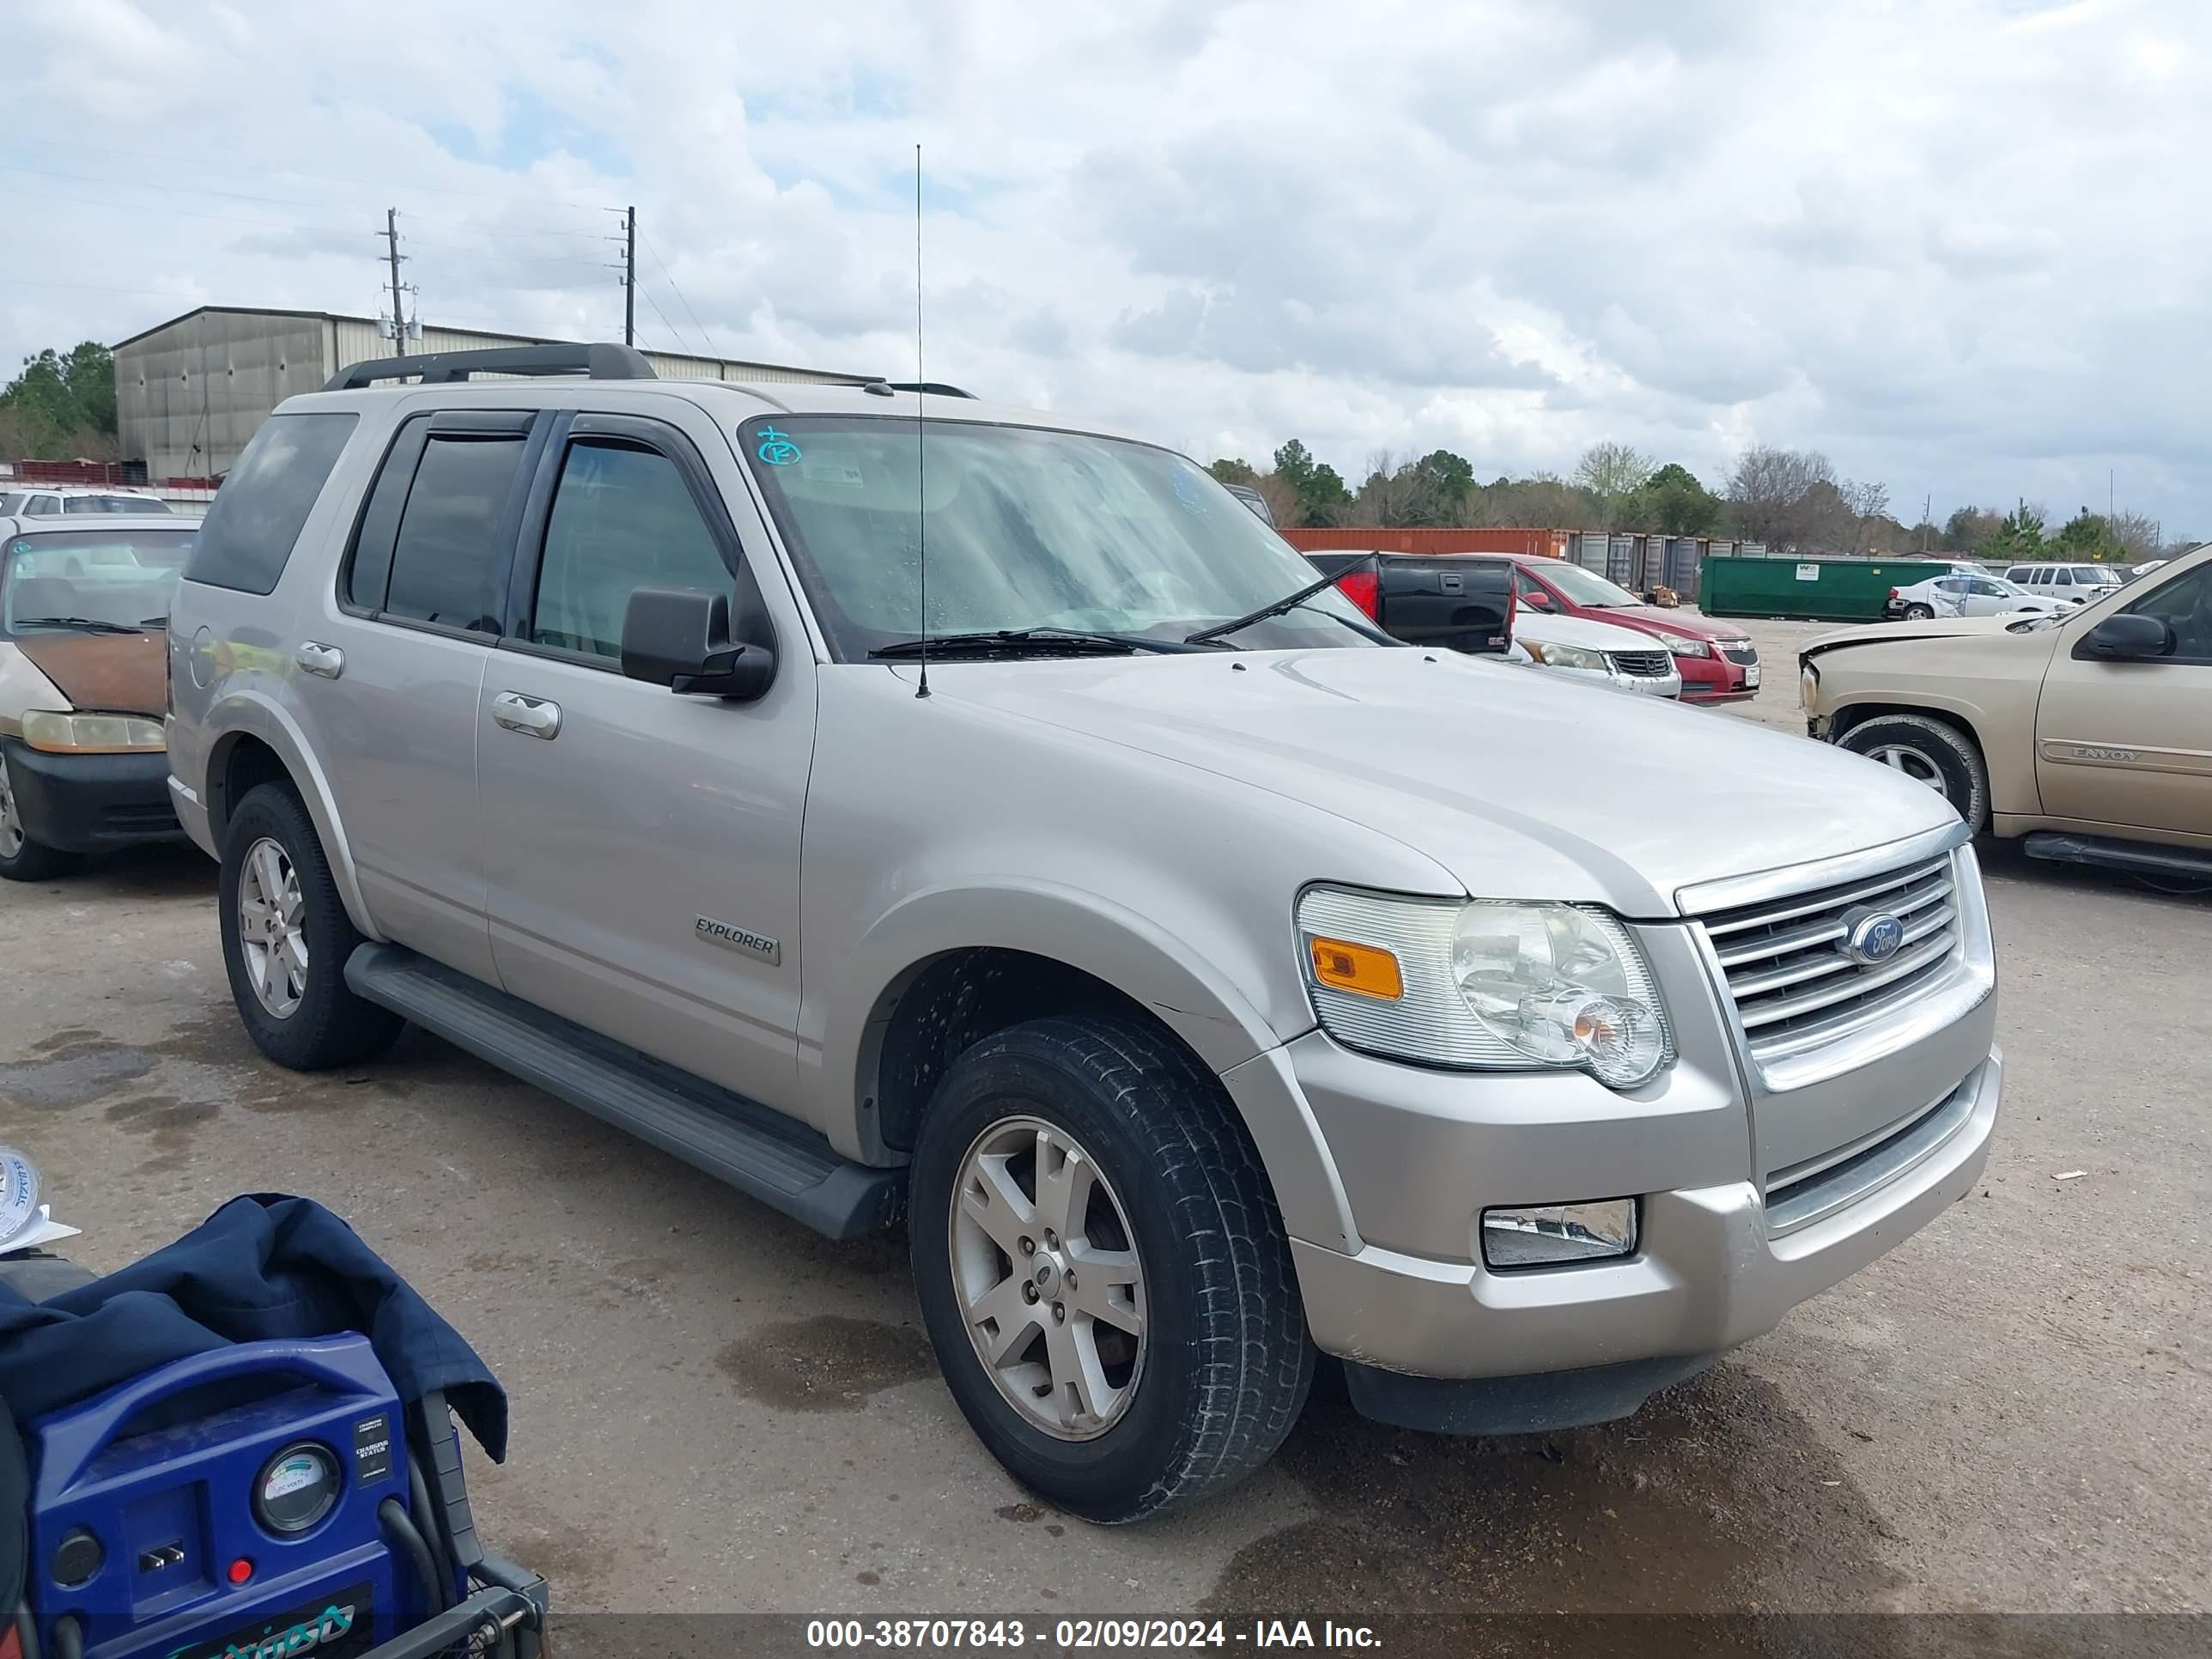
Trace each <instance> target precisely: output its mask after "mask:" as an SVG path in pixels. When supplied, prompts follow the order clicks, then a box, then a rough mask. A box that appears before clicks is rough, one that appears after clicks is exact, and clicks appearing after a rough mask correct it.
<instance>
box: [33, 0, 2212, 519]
mask: <svg viewBox="0 0 2212 1659" xmlns="http://www.w3.org/2000/svg"><path fill="white" fill-rule="evenodd" d="M310 18H312V20H313V27H304V26H303V23H304V22H305V21H307V20H308V19H310ZM393 42H401V43H405V45H406V53H405V57H406V62H405V67H404V72H398V73H395V72H393V70H392V68H391V66H390V65H389V64H388V63H387V61H386V57H385V55H384V53H383V52H381V51H380V50H379V49H377V48H378V43H393ZM10 64H11V80H12V83H13V85H14V87H15V90H16V93H17V98H16V109H15V114H14V115H13V116H12V117H11V138H12V139H13V140H14V141H15V142H12V143H11V144H10V146H9V154H8V155H7V157H6V158H5V160H4V161H0V202H4V203H6V204H8V205H9V206H11V207H13V208H15V209H16V210H18V212H19V215H20V214H21V210H24V209H26V208H35V209H36V210H38V217H39V220H40V223H41V224H42V226H43V227H44V228H45V234H42V235H41V236H40V237H39V238H36V239H28V240H27V239H22V238H18V239H15V240H14V241H12V242H11V246H10V252H9V257H8V258H7V260H6V261H5V262H4V263H0V278H4V280H0V350H4V351H7V352H9V353H12V354H14V356H22V355H24V354H26V353H27V352H31V351H34V350H36V349H39V348H40V347H42V346H45V345H47V344H56V343H69V342H71V341H74V340H76V339H78V338H82V337H100V338H106V339H111V340H112V339H117V338H120V337H123V336H124V335H126V334H129V333H131V332H134V331H137V329H139V328H143V327H144V326H146V325H149V324H151V323H154V322H156V321H159V320H161V319H162V318H163V317H165V316H167V315H169V314H171V313H173V311H174V310H176V309H179V308H180V301H179V296H180V295H189V296H192V297H193V298H194V299H196V298H197V297H198V296H200V295H206V296H210V297H211V298H213V299H215V300H217V301H222V302H229V303H237V304H243V305H283V306H293V307H304V308H313V309H328V310H336V311H347V312H373V311H374V310H375V309H376V308H377V307H378V306H379V304H380V297H381V289H382V283H383V280H384V276H385V273H384V271H383V270H382V268H381V266H380V264H379V254H380V243H379V240H378V237H377V234H376V233H377V232H378V231H379V230H380V228H381V227H382V223H383V212H384V210H385V209H386V207H389V206H397V207H398V209H399V210H400V213H401V227H402V231H403V234H404V238H405V242H404V250H403V251H404V252H405V253H406V254H407V255H408V258H409V263H408V264H407V266H406V267H405V271H406V275H407V276H408V277H409V278H410V280H412V281H413V282H415V283H417V284H418V285H419V286H420V289H421V290H422V301H421V304H422V313H423V315H424V316H425V317H426V318H428V319H430V320H432V321H434V322H437V321H445V322H451V323H453V324H457V325H471V326H478V327H494V328H511V329H513V330H514V331H518V332H524V333H542V334H573V335H579V336H588V337H602V338H604V337H609V336H610V335H611V334H613V333H615V332H616V331H617V330H618V328H619V325H620V319H621V314H622V295H621V292H620V290H619V289H618V287H617V284H616V282H615V276H614V273H613V272H612V271H611V270H609V269H607V266H608V264H609V262H610V261H611V260H613V259H614V258H616V257H617V250H616V247H615V246H614V244H613V243H612V242H611V241H610V240H608V239H609V238H610V237H611V236H612V235H613V234H614V233H615V231H616V229H617V218H616V216H614V214H612V213H611V212H610V211H608V210H610V209H617V208H620V207H623V206H627V205H629V204H635V205H636V206H637V208H638V209H639V215H640V222H641V228H642V229H643V232H644V237H645V252H641V284H640V287H641V294H640V299H641V304H640V306H639V316H640V319H641V326H642V329H643V331H644V337H645V339H646V342H647V343H649V344H654V345H666V346H671V347H676V346H679V345H680V346H682V347H684V349H692V350H718V351H720V352H722V353H725V354H727V355H731V356H762V357H767V358H771V359H775V360H781V361H792V362H800V363H804V364H807V365H810V366H816V367H841V366H850V367H854V368H860V369H864V370H867V371H870V372H882V373H896V374H905V373H907V372H908V371H909V369H910V367H911V363H912V359H913V350H914V342H913V270H914V265H913V260H914V245H913V229H914V227H913V223H912V219H911V213H912V199H913V198H912V189H913V178H912V173H911V167H912V161H913V153H914V152H913V146H914V145H915V143H917V142H919V143H921V144H922V145H923V147H924V161H925V164H926V167H927V180H926V199H927V204H928V212H927V224H926V227H925V232H926V234H925V238H924V242H925V246H924V257H925V262H926V269H927V275H928V286H929V295H930V304H929V308H928V325H929V335H928V361H929V372H930V374H932V375H933V377H938V378H945V379H950V380H956V381H957V382H959V383H962V384H964V385H969V386H974V387H975V388H976V389H978V390H981V391H984V392H988V393H990V394H992V395H994V396H1004V397H1007V398H1015V399H1018V400H1023V401H1030V402H1036V403H1040V404H1045V405H1047V406H1048V407H1052V408H1054V409H1059V410H1069V411H1072V412H1088V413H1091V414H1094V415H1096V416H1099V417H1101V418H1103V419H1105V420H1108V421H1109V422H1113V423H1115V424H1117V425H1121V426H1124V427H1127V428H1133V429H1137V430H1142V431H1146V432H1150V433H1152V434H1154V435H1158V436H1159V437H1161V438H1163V439H1164V440H1165V441H1170V442H1175V443H1177V444H1180V445H1183V446H1185V447H1190V448H1192V449H1194V450H1195V451H1198V452H1200V453H1201V457H1202V458H1203V457H1204V456H1206V455H1207V454H1210V453H1243V454H1245V455H1247V456H1249V457H1252V458H1255V459H1256V458H1258V457H1259V456H1261V455H1264V454H1266V453H1269V452H1271V451H1272V450H1273V448H1274V447H1275V446H1276V445H1277V444H1278V443H1279V442H1280V441H1282V440H1283V439H1285V438H1286V437H1290V436H1293V435H1295V436H1298V437H1301V438H1303V439H1304V441H1306V443H1307V444H1308V445H1309V447H1311V448H1312V449H1313V450H1314V451H1315V453H1317V454H1319V455H1320V456H1322V458H1323V459H1329V460H1332V461H1334V463H1335V464H1336V465H1338V467H1339V468H1340V470H1345V471H1350V470H1352V469H1353V468H1356V467H1357V466H1358V465H1359V464H1360V463H1361V461H1362V459H1364V456H1365V455H1366V454H1367V453H1369V452H1370V450H1373V449H1378V448H1383V447H1389V448H1391V449H1394V450H1397V451H1401V452H1407V453H1422V452H1424V451H1425V450H1427V449H1429V448H1431V447H1436V446H1437V445H1438V444H1444V445H1447V446H1449V447H1456V448H1459V449H1461V450H1462V452H1463V453H1468V455H1469V457H1470V459H1473V460H1474V464H1475V465H1476V468H1477V470H1478V471H1479V472H1480V473H1481V474H1483V475H1484V476H1486V477H1487V476H1492V475H1493V474H1494V473H1496V472H1498V471H1512V470H1521V469H1528V468H1537V467H1549V468H1552V469H1555V470H1559V471H1565V470H1567V469H1568V468H1570V467H1571V465H1572V464H1573V461H1574V459H1575V456H1576V454H1577V453H1578V452H1579V450H1580V449H1581V448H1582V447H1583V446H1584V445H1586V444H1588V443H1589V442H1592V441H1596V440H1599V439H1602V438H1620V439H1624V440H1626V441H1631V442H1633V443H1635V444H1637V445H1638V447H1641V448H1644V449H1646V450H1649V451H1650V452H1652V453H1656V454H1660V455H1663V456H1668V457H1672V458H1675V459H1681V460H1683V461H1684V462H1686V463H1687V464H1688V465H1692V467H1694V468H1696V469H1697V470H1699V471H1701V472H1703V473H1704V474H1705V476H1706V477H1708V478H1711V479H1717V478H1718V477H1721V476H1722V475H1723V474H1724V473H1725V471H1726V470H1727V468H1728V465H1729V463H1730V461H1731V459H1733V457H1734V455H1735V453H1738V452H1739V451H1740V450H1741V447H1743V446H1745V445H1747V444H1748V443H1751V442H1754V441H1772V442H1779V443H1785V444H1790V445H1799V446H1809V447H1819V448H1822V449H1825V450H1826V451H1827V452H1828V453H1830V455H1831V456H1832V459H1833V460H1834V462H1835V464H1836V465H1837V467H1838V470H1839V471H1842V472H1844V473H1845V474H1847V475H1850V476H1853V477H1871V478H1879V479H1881V480H1883V481H1885V482H1887V483H1888V484H1889V485H1890V489H1891V493H1892V495H1893V499H1895V500H1897V501H1900V502H1909V503H1911V504H1913V505H1916V506H1917V502H1918V501H1919V500H1920V498H1921V497H1922V496H1923V495H1933V496H1934V497H1935V498H1936V505H1937V511H1938V516H1939V517H1940V516H1941V515H1942V511H1943V510H1945V509H1946V507H1947V505H1956V504H1958V503H1959V502H1961V501H1970V500H1972V501H2009V500H2011V499H2012V498H2014V497H2015V496H2017V495H2026V496H2028V497H2029V498H2031V499H2033V498H2037V497H2039V496H2042V497H2048V498H2050V499H2051V500H2054V501H2056V500H2059V499H2063V498H2068V497H2072V496H2078V495H2081V492H2082V490H2083V489H2086V488H2087V483H2085V481H2086V480H2090V479H2093V478H2101V477H2103V475H2104V474H2105V472H2106V469H2107V468H2108V467H2109V468H2112V469H2115V470H2116V471H2118V476H2119V494H2120V495H2121V497H2122V501H2123V504H2127V503H2129V502H2133V503H2134V504H2135V505H2136V506H2137V507H2140V508H2141V509H2142V510H2143V511H2145V512H2148V513H2153V514H2154V515H2155V516H2159V517H2160V518H2162V519H2163V520H2165V521H2166V524H2167V526H2168V527H2169V528H2170V529H2175V530H2195V531H2197V532H2198V533H2212V484H2208V483H2207V479H2208V478H2212V468H2208V467H2207V466H2206V465H2205V462H2206V459H2207V457H2206V455H2205V453H2204V444H2203V438H2202V435H2201V434H2202V422H2201V420H2199V419H2197V417H2196V413H2195V411H2196V408H2197V404H2198V402H2199V401H2200V400H2201V392H2199V390H2198V388H2197V386H2196V385H2195V384H2194V383H2193V382H2194V380H2195V378H2196V370H2197V365H2198V364H2200V363H2202V362H2203V361H2205V355H2206V354H2205V348H2206V347H2207V345H2208V343H2212V297H2208V295H2206V294H2205V293H2204V291H2203V283H2202V280H2201V273H2202V272H2203V270H2204V269H2205V268H2206V264H2207V255H2208V253H2212V228H2208V226H2207V225H2206V223H2205V222H2204V221H2203V216H2202V215H2201V214H2200V213H2198V212H2197V210H2195V209H2194V208H2193V207H2191V205H2190V204H2191V202H2192V201H2193V200H2194V191H2195V188H2196V185H2197V175H2198V173H2199V172H2200V171H2201V167H2200V165H2199V159H2198V158H2199V157H2201V156H2202V155H2203V154H2204V153H2205V151H2206V148H2207V140H2208V138H2212V108H2208V106H2206V104H2205V102H2204V100H2203V99H2202V97H2201V95H2200V93H2199V89H2200V88H2201V87H2202V86H2203V84H2204V83H2205V80H2206V75H2207V70H2208V69H2212V9H2207V8H2205V7H2203V6H2202V5H2201V4H2199V3H2197V0H2075V3H2064V4H2042V3H2021V0H1920V3H1917V4H1913V5H1911V6H1905V5H1895V4H1890V5H1870V4H1866V3H1863V0H1808V3H1806V4H1803V5H1798V6H1787V7H1783V6H1773V5H1770V4H1766V3H1763V0H1680V3H1674V4H1670V5H1666V6H1653V5H1650V4H1648V3H1644V0H1469V3H1465V4H1461V5H1455V6H1451V7H1443V6H1437V5H1434V4H1431V3H1427V0H1372V3H1367V4H1363V5H1362V6H1360V7H1358V8H1355V9H1346V8H1344V7H1342V6H1323V5H1321V4H1317V3H1293V0H1284V3H1276V0H1184V3H1176V4H1170V3H1168V0H1128V3H1127V4H1124V5H1121V6H1118V7H1114V8H1107V9H1071V8H1060V7H1018V8H981V7H975V6H969V5H964V4H959V3H955V0H916V3H913V4H910V5H909V4H903V3H896V0H853V3H848V4H841V5H836V6H812V7H783V8H766V9H764V8H752V9H745V10H744V12H743V13H742V14H738V13H733V12H732V11H731V9H729V8H728V7H726V5H724V4H722V3H720V0H660V3H655V4H648V5H646V6H643V7H639V8H635V9H634V12H633V13H632V14H625V15H624V16H623V21H622V22H621V23H620V25H619V26H617V23H616V22H614V21H611V15H610V14H609V13H608V12H607V11H606V10H605V8H604V7H602V6H599V5H596V4H591V3H586V0H541V3H539V4H538V5H536V6H534V7H532V9H531V10H530V13H529V17H528V21H527V24H526V25H522V24H518V22H517V21H516V18H515V16H514V15H513V14H512V13H511V12H510V11H508V10H506V9H499V8H470V7H458V8H457V7H453V6H451V5H447V4H442V3H434V0H385V3H370V0H330V3H326V4H323V5H319V6H317V7H314V8H313V9H309V8H307V7H306V6H304V5H296V6H294V5H284V4H279V3H275V0H220V3H218V0H165V3H163V4H162V5H161V6H158V7H156V6H154V5H151V4H150V3H148V0H137V3H132V0H68V3H64V0H37V3H33V4H30V5H27V6H26V7H24V8H22V9H21V16H20V17H19V19H18V20H17V27H16V28H15V30H14V32H13V33H12V34H11V39H10Z"/></svg>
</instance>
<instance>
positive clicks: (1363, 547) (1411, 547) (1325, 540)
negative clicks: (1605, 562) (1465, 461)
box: [1281, 525, 1568, 559]
mask: <svg viewBox="0 0 2212 1659" xmlns="http://www.w3.org/2000/svg"><path fill="white" fill-rule="evenodd" d="M1281 534H1282V538H1283V539H1284V540H1285V541H1286V542H1288V543H1289V544H1291V546H1292V547H1295V548H1297V550H1298V551H1299V552H1301V553H1327V552H1332V551H1335V552H1346V551H1348V552H1354V553H1518V554H1520V555H1522V556H1523V557H1526V558H1532V559H1542V558H1551V559H1563V558H1565V557H1566V556H1567V540H1568V538H1567V532H1565V531H1564V530H1516V529H1492V528H1482V527H1477V526H1464V527H1461V528H1434V529H1430V528H1424V529H1419V530H1380V529H1376V527H1374V526H1371V525H1370V526H1366V527H1365V528H1362V527H1361V526H1358V525H1328V526H1308V527H1306V528H1303V529H1296V530H1285V531H1283V532H1281Z"/></svg>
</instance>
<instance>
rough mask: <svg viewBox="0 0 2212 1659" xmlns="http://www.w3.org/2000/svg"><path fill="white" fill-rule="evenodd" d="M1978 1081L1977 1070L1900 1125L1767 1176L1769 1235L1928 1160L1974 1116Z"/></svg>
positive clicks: (1856, 1197)
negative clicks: (1939, 1098)
mask: <svg viewBox="0 0 2212 1659" xmlns="http://www.w3.org/2000/svg"><path fill="white" fill-rule="evenodd" d="M1981 1079H1982V1073H1981V1069H1980V1068H1979V1067H1976V1068H1975V1069H1974V1070H1973V1071H1972V1072H1971V1073H1968V1074H1967V1076H1966V1080H1965V1081H1963V1082H1962V1083H1960V1085H1959V1086H1958V1087H1957V1088H1955V1089H1954V1090H1952V1091H1950V1092H1949V1093H1948V1094H1947V1095H1945V1096H1944V1097H1942V1099H1941V1100H1938V1101H1936V1103H1934V1104H1933V1105H1929V1106H1923V1107H1922V1108H1920V1109H1918V1110H1917V1111H1915V1112H1914V1113H1912V1114H1911V1115H1910V1116H1909V1117H1907V1118H1905V1120H1904V1121H1902V1122H1901V1123H1893V1124H1890V1125H1888V1126H1887V1127H1884V1128H1881V1129H1877V1130H1875V1132H1874V1133H1872V1134H1870V1135H1869V1136H1867V1137H1866V1139H1863V1140H1861V1141H1857V1142H1853V1143H1850V1144H1849V1145H1846V1146H1838V1147H1837V1148H1835V1149H1834V1150H1833V1151H1832V1152H1824V1153H1822V1154H1821V1155H1820V1157H1818V1158H1807V1159H1806V1160H1805V1161H1804V1162H1803V1163H1802V1164H1793V1165H1791V1166H1790V1168H1788V1169H1786V1170H1771V1171H1769V1172H1768V1174H1767V1177H1766V1231H1767V1232H1768V1234H1769V1235H1770V1236H1773V1235H1779V1234H1782V1233H1786V1232H1791V1231H1795V1230H1796V1229H1797V1228H1799V1227H1803V1226H1808V1225H1811V1224H1812V1223H1814V1222H1815V1221H1818V1220H1820V1218H1822V1217H1824V1216H1828V1215H1832V1214H1834V1213H1835V1212H1837V1211H1838V1210H1840V1209H1843V1208H1845V1207H1846V1206H1850V1205H1852V1204H1856V1203H1857V1202H1858V1201H1859V1200H1861V1199H1863V1198H1865V1197H1867V1196H1868V1195H1869V1194H1872V1193H1874V1192H1875V1191H1877V1190H1878V1189H1880V1188H1883V1187H1886V1186H1887V1185H1888V1184H1889V1183H1890V1182H1893V1181H1894V1180H1896V1179H1897V1178H1898V1177H1899V1176H1901V1175H1904V1174H1905V1172H1906V1171H1907V1170H1911V1169H1912V1168H1914V1167H1915V1166H1916V1165H1917V1164H1922V1163H1924V1162H1925V1161H1926V1160H1927V1159H1929V1158H1932V1157H1933V1156H1934V1155H1935V1154H1936V1152H1939V1151H1941V1150H1942V1146H1943V1144H1944V1143H1945V1142H1946V1141H1948V1140H1949V1139H1950V1138H1951V1137H1952V1136H1953V1135H1954V1134H1956V1133H1959V1131H1960V1129H1962V1128H1964V1127H1966V1122H1967V1120H1968V1119H1970V1118H1972V1116H1973V1115H1974V1096H1975V1093H1976V1091H1977V1089H1978V1086H1979V1085H1980V1083H1981Z"/></svg>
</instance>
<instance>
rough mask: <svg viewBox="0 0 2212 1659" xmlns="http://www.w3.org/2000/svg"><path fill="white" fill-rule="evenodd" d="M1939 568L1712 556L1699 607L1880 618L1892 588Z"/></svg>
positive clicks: (1728, 613) (1833, 618)
mask: <svg viewBox="0 0 2212 1659" xmlns="http://www.w3.org/2000/svg"><path fill="white" fill-rule="evenodd" d="M1938 568H1940V567H1937V566H1934V565H1929V564H1923V563H1919V562H1915V561H1913V560H1911V559H1792V558H1780V559H1754V558H1744V557H1741V556H1738V557H1734V558H1708V559H1707V560H1706V561H1705V568H1704V571H1703V572H1702V574H1700V576H1699V589H1698V608H1699V610H1700V611H1704V612H1705V615H1707V616H1708V617H1795V618H1796V619H1797V620H1799V621H1802V622H1880V621H1881V613H1882V607H1883V605H1886V604H1887V602H1888V599H1889V590H1890V589H1891V588H1893V587H1905V586H1911V584H1912V583H1914V582H1917V581H1924V580H1927V579H1928V577H1929V575H1931V574H1935V573H1936V570H1937V569H1938Z"/></svg>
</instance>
